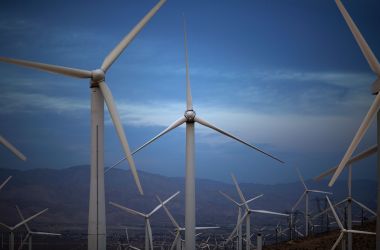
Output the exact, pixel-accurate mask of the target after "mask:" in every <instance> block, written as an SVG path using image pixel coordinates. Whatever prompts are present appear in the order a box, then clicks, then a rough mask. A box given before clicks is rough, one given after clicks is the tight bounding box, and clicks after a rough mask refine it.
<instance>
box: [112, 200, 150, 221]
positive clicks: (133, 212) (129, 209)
mask: <svg viewBox="0 0 380 250" xmlns="http://www.w3.org/2000/svg"><path fill="white" fill-rule="evenodd" d="M109 203H110V204H111V205H112V206H114V207H117V208H120V209H121V210H124V211H126V212H128V213H130V214H133V215H137V216H141V217H143V218H145V217H146V215H145V214H143V213H141V212H139V211H136V210H133V209H131V208H127V207H124V206H122V205H119V204H117V203H115V202H112V201H110V202H109Z"/></svg>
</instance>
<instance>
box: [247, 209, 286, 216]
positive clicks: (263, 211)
mask: <svg viewBox="0 0 380 250" xmlns="http://www.w3.org/2000/svg"><path fill="white" fill-rule="evenodd" d="M250 211H251V212H252V213H259V214H272V215H279V216H286V217H289V214H283V213H277V212H272V211H268V210H256V209H251V210H250Z"/></svg>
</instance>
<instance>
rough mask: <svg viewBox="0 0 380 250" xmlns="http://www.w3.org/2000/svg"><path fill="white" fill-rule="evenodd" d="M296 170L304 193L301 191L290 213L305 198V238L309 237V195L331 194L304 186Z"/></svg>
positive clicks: (298, 171) (299, 173)
mask: <svg viewBox="0 0 380 250" xmlns="http://www.w3.org/2000/svg"><path fill="white" fill-rule="evenodd" d="M296 170H297V174H298V177H299V178H300V181H301V182H302V185H303V186H304V188H305V191H303V193H302V195H301V197H300V198H299V199H298V201H297V202H296V204H294V206H293V207H292V212H291V213H292V214H293V212H294V210H295V209H296V208H297V207H298V205H299V204H300V202H301V201H302V199H303V198H304V197H305V236H306V237H307V236H308V235H309V193H319V194H330V195H331V194H332V193H331V192H326V191H320V190H315V189H309V188H308V187H307V186H306V184H305V181H304V179H303V177H302V175H301V172H300V170H299V169H298V168H297V167H296ZM291 223H293V222H291Z"/></svg>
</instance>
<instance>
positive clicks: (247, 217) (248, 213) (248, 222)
mask: <svg viewBox="0 0 380 250" xmlns="http://www.w3.org/2000/svg"><path fill="white" fill-rule="evenodd" d="M231 177H232V181H233V182H234V184H235V187H236V190H237V192H238V194H239V197H240V200H241V202H242V203H243V204H244V206H245V213H244V215H243V216H242V217H241V218H240V221H238V223H237V225H236V227H235V228H234V230H233V231H232V233H231V234H230V236H229V237H228V239H227V242H228V241H230V240H231V239H232V237H233V236H234V235H235V233H236V231H237V230H239V228H241V225H242V223H243V222H244V220H245V221H246V226H245V235H246V240H245V241H246V249H247V250H250V249H251V248H250V247H251V237H250V236H251V213H258V214H271V215H279V216H285V217H288V216H289V214H283V213H277V212H272V211H267V210H257V209H251V208H250V207H249V206H248V203H247V200H246V199H245V197H244V195H243V192H242V191H241V189H240V187H239V184H238V182H237V180H236V178H235V176H234V175H233V174H231ZM262 196H263V194H261V195H259V196H256V197H255V198H254V199H257V198H260V197H262Z"/></svg>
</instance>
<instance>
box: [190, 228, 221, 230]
mask: <svg viewBox="0 0 380 250" xmlns="http://www.w3.org/2000/svg"><path fill="white" fill-rule="evenodd" d="M218 228H220V227H195V230H209V229H218Z"/></svg>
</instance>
